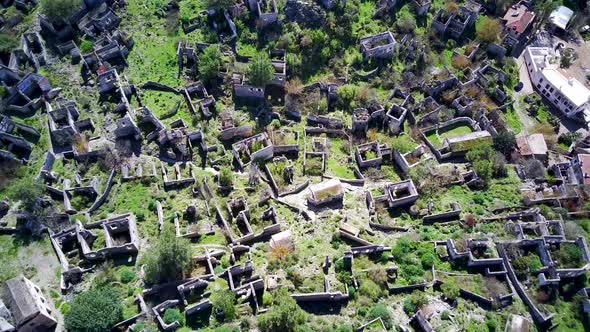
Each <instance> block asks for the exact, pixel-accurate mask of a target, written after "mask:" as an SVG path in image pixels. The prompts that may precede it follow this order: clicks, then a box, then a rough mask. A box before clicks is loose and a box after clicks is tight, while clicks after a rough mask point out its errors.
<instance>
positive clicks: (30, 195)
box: [8, 176, 46, 216]
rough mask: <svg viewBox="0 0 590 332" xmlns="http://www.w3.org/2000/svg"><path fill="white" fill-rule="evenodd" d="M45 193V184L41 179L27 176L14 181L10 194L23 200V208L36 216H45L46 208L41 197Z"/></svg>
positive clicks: (13, 197) (13, 198) (14, 198)
mask: <svg viewBox="0 0 590 332" xmlns="http://www.w3.org/2000/svg"><path fill="white" fill-rule="evenodd" d="M44 194H45V185H44V184H43V182H41V180H39V179H36V178H34V177H29V176H25V177H22V178H20V179H18V180H17V181H15V182H13V183H12V187H11V191H10V193H9V194H8V196H9V197H10V198H11V199H12V200H14V201H20V202H21V209H22V210H24V211H26V212H29V213H32V214H33V215H34V216H45V215H46V213H45V212H46V211H45V208H44V207H43V206H42V204H41V199H40V198H42V197H43V195H44Z"/></svg>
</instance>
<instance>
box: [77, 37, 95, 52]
mask: <svg viewBox="0 0 590 332" xmlns="http://www.w3.org/2000/svg"><path fill="white" fill-rule="evenodd" d="M93 47H94V42H93V41H92V40H82V42H81V43H80V52H81V53H90V52H92V48H93Z"/></svg>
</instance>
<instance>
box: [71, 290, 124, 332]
mask: <svg viewBox="0 0 590 332" xmlns="http://www.w3.org/2000/svg"><path fill="white" fill-rule="evenodd" d="M122 318H123V307H122V305H121V301H120V299H119V294H118V292H117V291H116V290H115V289H113V288H109V287H97V288H92V289H90V290H88V291H86V292H83V293H80V294H78V295H76V297H75V298H74V302H73V304H72V306H71V307H70V309H69V310H68V312H67V313H66V314H65V317H64V319H65V327H66V330H68V331H72V332H78V331H79V332H84V331H95V332H109V331H110V330H111V327H112V326H113V325H114V324H115V323H117V322H119V321H121V319H122Z"/></svg>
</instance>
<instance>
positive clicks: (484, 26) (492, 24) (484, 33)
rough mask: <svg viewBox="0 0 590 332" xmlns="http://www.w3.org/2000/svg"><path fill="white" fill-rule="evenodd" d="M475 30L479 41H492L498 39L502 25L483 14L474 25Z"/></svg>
mask: <svg viewBox="0 0 590 332" xmlns="http://www.w3.org/2000/svg"><path fill="white" fill-rule="evenodd" d="M475 32H476V33H477V37H479V39H480V40H481V41H483V42H486V43H494V42H497V41H498V40H500V32H502V27H501V26H500V23H499V22H498V21H497V20H495V19H492V18H489V17H487V16H485V17H484V18H482V19H481V20H480V21H478V22H477V24H476V26H475Z"/></svg>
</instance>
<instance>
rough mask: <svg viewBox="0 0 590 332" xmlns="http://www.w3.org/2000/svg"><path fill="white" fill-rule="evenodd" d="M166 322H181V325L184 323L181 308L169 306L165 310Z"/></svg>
mask: <svg viewBox="0 0 590 332" xmlns="http://www.w3.org/2000/svg"><path fill="white" fill-rule="evenodd" d="M163 319H164V322H165V323H166V324H172V323H174V322H179V323H180V325H181V326H183V325H184V315H183V314H182V312H180V310H179V309H176V308H168V309H166V311H164V317H163Z"/></svg>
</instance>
